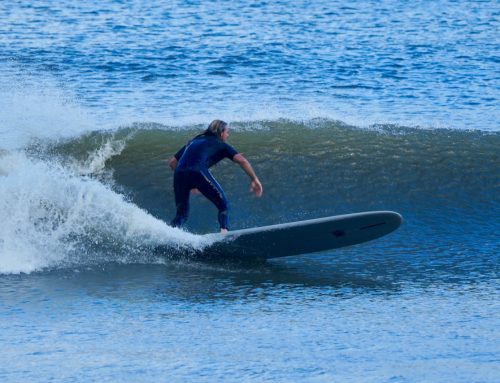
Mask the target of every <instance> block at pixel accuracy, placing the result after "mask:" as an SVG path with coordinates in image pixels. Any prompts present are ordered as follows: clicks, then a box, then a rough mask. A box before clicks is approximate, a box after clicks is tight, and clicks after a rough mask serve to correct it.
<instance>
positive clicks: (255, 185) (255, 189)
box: [233, 154, 263, 197]
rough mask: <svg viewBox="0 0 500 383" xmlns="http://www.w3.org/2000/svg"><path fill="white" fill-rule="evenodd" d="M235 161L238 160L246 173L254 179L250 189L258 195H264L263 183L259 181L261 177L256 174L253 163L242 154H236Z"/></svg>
mask: <svg viewBox="0 0 500 383" xmlns="http://www.w3.org/2000/svg"><path fill="white" fill-rule="evenodd" d="M233 161H234V162H236V163H237V164H238V165H240V166H241V168H242V169H243V170H244V171H245V173H246V174H247V175H248V176H249V177H250V179H251V180H252V182H251V184H250V191H251V192H253V193H255V195H256V196H257V197H260V196H262V191H263V190H262V184H261V183H260V181H259V178H258V177H257V175H256V174H255V172H254V170H253V168H252V165H250V162H248V160H247V159H246V158H245V157H243V155H242V154H236V155H235V156H234V157H233Z"/></svg>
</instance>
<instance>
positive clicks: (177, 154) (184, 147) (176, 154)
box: [174, 145, 186, 161]
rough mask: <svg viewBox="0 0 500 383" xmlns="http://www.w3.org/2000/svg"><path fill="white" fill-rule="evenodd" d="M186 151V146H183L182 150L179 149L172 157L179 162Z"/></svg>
mask: <svg viewBox="0 0 500 383" xmlns="http://www.w3.org/2000/svg"><path fill="white" fill-rule="evenodd" d="M185 150H186V145H184V146H183V147H182V148H180V149H179V151H178V152H177V153H175V155H174V157H175V159H176V160H177V161H179V160H180V159H181V157H182V155H183V154H184V151H185Z"/></svg>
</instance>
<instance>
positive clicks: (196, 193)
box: [191, 188, 201, 195]
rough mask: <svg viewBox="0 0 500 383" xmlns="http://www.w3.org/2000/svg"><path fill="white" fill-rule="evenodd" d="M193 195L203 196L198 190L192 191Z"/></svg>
mask: <svg viewBox="0 0 500 383" xmlns="http://www.w3.org/2000/svg"><path fill="white" fill-rule="evenodd" d="M191 194H192V195H198V194H201V192H200V191H199V190H198V189H196V188H195V189H191Z"/></svg>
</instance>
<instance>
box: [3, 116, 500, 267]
mask: <svg viewBox="0 0 500 383" xmlns="http://www.w3.org/2000/svg"><path fill="white" fill-rule="evenodd" d="M201 129H203V126H198V125H194V126H185V127H182V128H176V129H172V128H170V127H167V126H163V125H159V124H147V123H142V124H135V125H133V126H130V127H128V128H122V129H119V130H117V131H104V132H102V131H101V132H92V133H85V134H83V135H80V136H77V137H75V138H70V139H64V140H55V141H54V140H49V141H36V142H35V143H32V144H31V145H29V146H27V147H26V148H25V149H24V150H23V151H16V152H5V153H4V154H3V155H2V156H1V157H0V172H1V173H0V174H1V177H2V182H1V183H0V191H1V194H2V196H5V198H3V199H2V201H1V208H0V213H1V215H2V216H1V217H0V219H1V220H2V222H3V223H5V224H4V225H2V230H1V232H0V233H1V237H0V244H1V246H2V254H3V256H2V261H1V264H0V272H20V271H25V272H29V271H32V270H39V269H43V268H46V267H61V266H62V267H67V266H68V265H72V264H75V263H76V264H79V263H82V262H83V263H84V264H86V263H93V262H104V261H122V262H151V261H154V258H152V256H151V255H150V254H151V249H153V248H154V247H155V246H156V245H158V244H170V245H171V247H172V249H175V248H179V247H185V248H190V247H191V248H192V247H201V246H203V244H204V243H203V239H202V238H203V237H201V236H198V235H195V234H188V233H186V232H183V231H180V230H177V229H173V228H170V227H169V226H168V225H166V224H165V222H168V221H169V220H170V219H171V218H172V217H173V215H174V198H173V192H172V172H171V171H170V169H169V168H168V167H167V164H166V160H167V159H168V158H169V157H170V156H171V155H172V154H173V153H175V151H176V150H177V149H178V148H179V147H180V146H182V145H183V144H184V143H185V142H186V141H187V140H189V139H190V138H191V137H192V136H194V135H195V134H196V133H198V132H199V131H200V130H201ZM230 143H231V144H233V145H234V146H235V147H236V148H237V149H238V150H239V151H240V152H241V153H243V154H244V155H245V156H246V157H247V158H248V159H249V160H250V161H251V163H252V164H253V166H254V168H255V170H256V172H257V173H258V175H259V177H260V179H261V180H262V182H263V185H264V197H263V198H261V199H255V198H254V197H253V196H251V195H250V194H249V192H248V179H247V177H246V175H245V174H244V173H243V172H242V171H241V170H240V169H239V168H238V167H237V166H235V165H233V164H232V163H231V162H229V161H223V162H222V163H220V164H219V165H217V166H216V167H214V168H213V173H214V175H215V177H216V178H217V179H218V180H219V181H220V183H221V185H222V186H223V188H224V189H225V191H226V193H227V195H228V198H229V200H230V203H231V207H232V209H231V216H230V220H231V228H232V229H238V228H244V227H252V226H262V225H269V224H275V223H282V222H289V221H294V220H302V219H309V218H317V217H322V216H329V215H336V214H344V213H351V212H357V211H366V210H395V211H399V212H400V213H402V214H403V215H404V217H405V219H406V223H405V226H404V228H403V230H402V234H401V235H400V236H399V237H396V239H395V241H394V243H392V244H391V245H390V246H389V247H392V246H394V247H397V246H403V247H404V248H405V249H419V250H417V252H418V253H420V252H423V253H425V251H428V250H429V249H431V248H433V247H434V248H436V249H441V250H440V251H443V256H445V255H446V253H447V252H448V250H450V249H456V247H457V246H458V247H460V248H462V249H464V251H465V250H467V251H465V252H464V257H466V256H469V255H470V252H476V254H475V257H476V260H478V259H483V261H484V262H482V261H481V262H482V263H481V262H480V264H481V265H482V266H481V267H484V268H485V269H486V268H487V267H489V266H491V264H490V261H491V258H490V257H491V255H492V254H495V253H496V252H497V250H498V240H497V238H496V237H495V233H496V229H497V228H498V220H497V219H498V216H499V212H500V209H499V207H500V201H499V195H500V193H499V184H498V179H499V170H498V147H500V135H499V134H498V133H484V132H478V131H459V130H445V129H442V130H439V129H437V130H421V129H412V128H404V127H397V126H387V125H386V126H374V127H372V129H361V128H357V127H354V126H348V125H345V124H343V123H340V122H338V121H333V120H319V119H316V120H310V121H307V122H300V123H299V122H293V121H289V120H274V121H253V122H241V123H234V124H232V129H231V135H230ZM191 201H192V212H191V215H190V218H189V221H188V225H187V230H188V231H190V232H194V233H207V232H212V231H215V230H216V229H217V224H216V212H215V208H214V207H213V206H212V205H211V204H210V203H209V202H208V201H206V200H205V199H204V198H202V197H197V196H193V197H191ZM422 246H423V247H422ZM447 249H448V250H447ZM450 251H451V250H450ZM481 254H483V257H484V258H481ZM494 269H495V266H494V267H493V269H490V271H491V270H494Z"/></svg>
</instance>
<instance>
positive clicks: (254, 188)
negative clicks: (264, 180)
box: [250, 178, 263, 197]
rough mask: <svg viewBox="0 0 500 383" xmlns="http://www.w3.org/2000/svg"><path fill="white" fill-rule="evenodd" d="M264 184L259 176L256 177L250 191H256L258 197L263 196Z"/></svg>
mask: <svg viewBox="0 0 500 383" xmlns="http://www.w3.org/2000/svg"><path fill="white" fill-rule="evenodd" d="M262 191H263V190H262V184H261V183H260V181H259V179H258V178H255V179H254V180H253V181H252V183H251V184H250V192H251V193H255V196H256V197H261V196H262Z"/></svg>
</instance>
